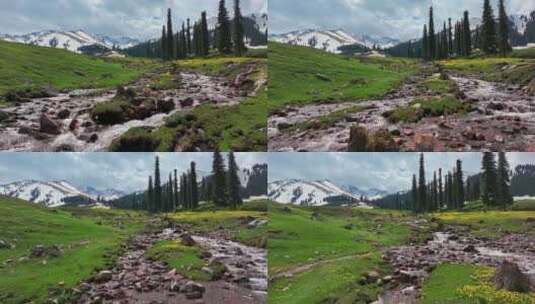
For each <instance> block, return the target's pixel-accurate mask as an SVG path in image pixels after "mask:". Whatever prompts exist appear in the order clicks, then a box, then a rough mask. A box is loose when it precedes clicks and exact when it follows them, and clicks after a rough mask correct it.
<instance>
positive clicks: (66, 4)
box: [0, 0, 267, 39]
mask: <svg viewBox="0 0 535 304" xmlns="http://www.w3.org/2000/svg"><path fill="white" fill-rule="evenodd" d="M226 2H227V9H229V11H232V5H233V1H232V0H227V1H226ZM217 6H218V1H217V0H13V1H9V0H2V1H0V33H4V34H25V33H29V32H34V31H41V30H49V29H53V30H58V29H64V30H75V29H83V30H86V31H89V32H91V33H95V34H105V35H110V36H128V37H133V38H142V39H147V38H153V37H156V36H158V34H159V33H161V29H162V25H163V22H164V15H165V14H166V9H167V8H168V7H170V8H172V9H173V14H174V18H176V19H175V23H176V24H178V23H182V21H183V20H185V19H186V18H188V17H189V18H192V19H194V18H200V14H201V11H203V10H206V11H207V13H208V17H209V18H210V17H212V16H215V15H216V13H217ZM241 6H242V13H243V14H250V13H259V12H262V13H264V12H267V0H241Z"/></svg>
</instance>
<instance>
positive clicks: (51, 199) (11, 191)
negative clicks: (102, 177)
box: [0, 180, 124, 207]
mask: <svg viewBox="0 0 535 304" xmlns="http://www.w3.org/2000/svg"><path fill="white" fill-rule="evenodd" d="M0 195H5V196H9V197H14V198H18V199H22V200H25V201H29V202H32V203H36V204H41V205H43V206H45V207H59V206H63V205H69V204H75V205H87V204H95V203H96V200H97V198H101V199H102V200H106V201H107V200H112V199H115V198H117V197H119V196H122V195H124V194H123V193H122V192H120V191H117V190H112V189H108V190H105V191H98V190H96V189H95V188H93V187H87V188H86V191H82V190H80V189H78V188H77V187H75V186H73V185H72V184H70V183H69V182H66V181H36V180H24V181H18V182H14V183H10V184H6V185H0Z"/></svg>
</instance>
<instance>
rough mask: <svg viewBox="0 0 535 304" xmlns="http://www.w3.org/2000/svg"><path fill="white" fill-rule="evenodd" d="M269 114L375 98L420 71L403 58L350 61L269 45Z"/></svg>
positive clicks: (323, 54) (413, 62)
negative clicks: (290, 106) (289, 108)
mask: <svg viewBox="0 0 535 304" xmlns="http://www.w3.org/2000/svg"><path fill="white" fill-rule="evenodd" d="M268 64H269V108H268V109H269V110H270V111H271V110H274V109H277V108H280V107H282V106H284V105H288V104H305V103H312V102H315V101H342V100H350V99H364V98H376V97H379V96H381V95H384V94H385V93H386V92H388V91H390V90H392V89H393V88H395V87H396V86H398V85H399V84H400V83H401V82H402V81H403V80H404V79H405V77H407V76H408V75H410V74H412V73H414V72H416V71H417V64H416V61H412V60H409V59H400V58H382V59H381V58H378V59H363V60H358V59H354V58H347V57H343V56H339V55H334V54H330V53H326V52H323V51H319V50H315V49H312V48H307V47H301V46H291V45H285V44H280V43H270V44H269V63H268Z"/></svg>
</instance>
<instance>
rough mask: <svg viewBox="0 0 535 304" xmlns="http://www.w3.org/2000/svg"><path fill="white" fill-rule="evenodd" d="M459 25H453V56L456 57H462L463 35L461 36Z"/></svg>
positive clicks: (458, 23)
mask: <svg viewBox="0 0 535 304" xmlns="http://www.w3.org/2000/svg"><path fill="white" fill-rule="evenodd" d="M462 33H463V32H462V27H461V23H460V22H457V23H456V24H455V54H456V55H457V57H459V56H462V55H463V41H464V39H463V35H462Z"/></svg>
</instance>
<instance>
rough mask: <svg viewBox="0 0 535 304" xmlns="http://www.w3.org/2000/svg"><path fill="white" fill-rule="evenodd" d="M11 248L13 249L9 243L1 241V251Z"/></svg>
mask: <svg viewBox="0 0 535 304" xmlns="http://www.w3.org/2000/svg"><path fill="white" fill-rule="evenodd" d="M9 248H11V246H10V245H9V243H8V242H6V241H4V240H0V249H9Z"/></svg>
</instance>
